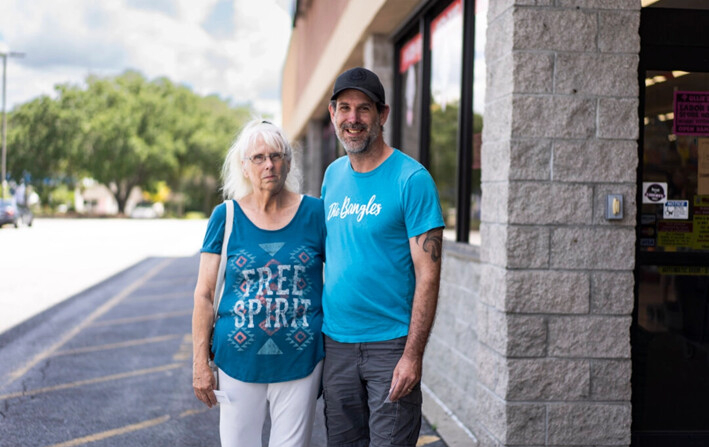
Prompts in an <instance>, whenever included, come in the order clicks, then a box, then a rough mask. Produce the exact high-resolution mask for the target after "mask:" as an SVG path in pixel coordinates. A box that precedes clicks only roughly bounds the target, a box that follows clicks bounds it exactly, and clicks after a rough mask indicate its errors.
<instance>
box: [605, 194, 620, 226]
mask: <svg viewBox="0 0 709 447" xmlns="http://www.w3.org/2000/svg"><path fill="white" fill-rule="evenodd" d="M622 218H623V195H622V194H608V195H607V196H606V219H608V220H620V219H622Z"/></svg>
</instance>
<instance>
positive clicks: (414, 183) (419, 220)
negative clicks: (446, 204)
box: [403, 169, 445, 238]
mask: <svg viewBox="0 0 709 447" xmlns="http://www.w3.org/2000/svg"><path fill="white" fill-rule="evenodd" d="M403 197H404V203H403V205H404V219H405V221H406V234H407V236H408V237H409V238H412V237H415V236H418V235H420V234H423V233H425V232H427V231H428V230H432V229H434V228H442V227H445V223H444V221H443V212H442V211H441V202H440V200H439V198H438V190H437V189H436V184H435V183H434V181H433V178H432V177H431V174H429V173H428V171H426V170H425V169H419V170H417V171H416V172H414V173H413V174H412V175H411V177H409V179H408V180H407V181H406V184H405V185H404V194H403Z"/></svg>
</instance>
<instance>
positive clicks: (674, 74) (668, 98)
mask: <svg viewBox="0 0 709 447" xmlns="http://www.w3.org/2000/svg"><path fill="white" fill-rule="evenodd" d="M708 6H709V5H708ZM708 19H709V13H708V12H707V11H703V10H695V11H688V10H675V9H661V8H657V9H651V8H648V9H644V10H643V11H642V15H641V39H642V50H641V58H640V73H639V74H640V80H641V108H640V113H641V117H640V118H641V120H642V122H641V136H640V167H639V179H638V198H637V201H638V225H637V229H638V233H637V234H638V235H637V238H638V244H637V256H636V261H637V262H636V303H635V310H634V320H633V329H632V362H633V373H632V374H633V375H632V392H633V394H632V405H633V421H632V445H633V446H653V447H654V446H673V447H674V446H680V447H681V446H706V445H709V39H707V37H706V36H707V33H706V31H705V30H706V28H707V26H706V24H707V23H709V22H707V20H708Z"/></svg>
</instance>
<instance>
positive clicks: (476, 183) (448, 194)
mask: <svg viewBox="0 0 709 447" xmlns="http://www.w3.org/2000/svg"><path fill="white" fill-rule="evenodd" d="M459 108H460V106H459V104H458V103H457V102H456V103H451V104H447V105H446V107H445V108H443V107H441V106H440V105H439V104H436V103H433V104H432V105H431V146H430V157H431V159H430V160H431V163H430V172H431V176H433V179H434V181H435V182H436V186H437V187H438V194H439V197H440V199H441V208H442V209H443V216H444V218H446V223H447V224H448V225H451V226H452V225H453V224H454V222H455V206H456V193H457V187H456V177H457V166H458V153H457V142H458V111H459ZM482 126H483V119H482V116H481V115H479V114H477V113H476V114H474V115H473V133H474V134H477V133H480V132H482ZM468 150H470V151H471V152H472V151H473V148H472V147H471V148H469V149H468ZM472 177H473V178H472V183H473V187H472V191H473V193H479V191H480V170H479V169H476V170H473V175H472Z"/></svg>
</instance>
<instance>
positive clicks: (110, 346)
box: [51, 335, 181, 357]
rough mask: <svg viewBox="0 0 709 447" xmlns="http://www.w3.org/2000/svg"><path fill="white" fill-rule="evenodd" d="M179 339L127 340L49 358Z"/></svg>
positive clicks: (172, 336)
mask: <svg viewBox="0 0 709 447" xmlns="http://www.w3.org/2000/svg"><path fill="white" fill-rule="evenodd" d="M178 337H181V335H163V336H162V337H152V338H143V339H138V340H128V341H124V342H120V343H111V344H107V345H99V346H87V347H85V348H76V349H67V350H66V351H59V352H55V353H54V354H52V355H51V357H57V356H60V355H73V354H85V353H87V352H97V351H107V350H109V349H119V348H127V347H129V346H140V345H147V344H149V343H160V342H163V341H167V340H173V339H175V338H178Z"/></svg>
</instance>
